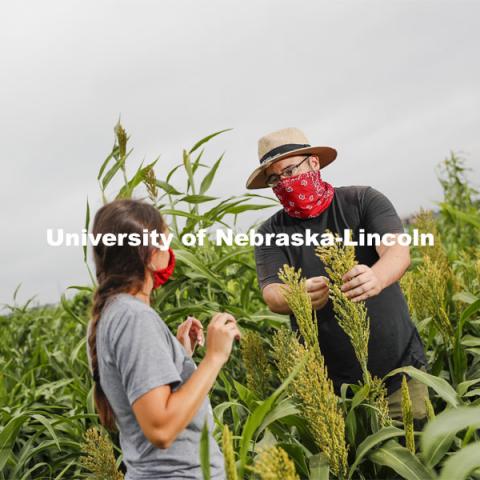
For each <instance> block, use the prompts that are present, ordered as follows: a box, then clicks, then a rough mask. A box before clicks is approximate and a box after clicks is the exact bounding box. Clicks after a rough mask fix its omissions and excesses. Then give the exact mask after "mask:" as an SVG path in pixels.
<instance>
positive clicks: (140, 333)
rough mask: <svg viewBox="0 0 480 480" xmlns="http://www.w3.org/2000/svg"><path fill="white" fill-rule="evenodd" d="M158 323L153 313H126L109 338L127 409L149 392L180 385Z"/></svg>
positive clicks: (163, 333)
mask: <svg viewBox="0 0 480 480" xmlns="http://www.w3.org/2000/svg"><path fill="white" fill-rule="evenodd" d="M167 334H168V332H166V331H165V330H164V328H163V326H162V325H161V319H160V318H158V317H157V316H156V315H155V314H154V313H153V312H148V311H134V310H132V311H127V312H125V314H124V315H123V316H122V318H121V319H120V320H119V321H118V324H117V325H116V328H115V332H113V337H114V338H112V356H113V359H114V361H115V363H116V366H117V368H118V371H119V373H120V377H121V381H122V384H123V387H124V389H125V392H126V395H127V397H128V400H129V402H130V405H132V404H133V402H134V401H135V400H136V399H137V398H139V397H140V396H141V395H143V394H144V393H147V392H148V391H149V390H151V389H152V388H155V387H158V386H161V385H167V384H171V385H172V384H173V385H172V388H173V386H176V385H179V384H180V383H181V377H180V374H179V372H178V370H177V368H176V367H175V363H174V362H173V357H172V353H173V352H172V347H171V345H170V344H169V341H168V338H167Z"/></svg>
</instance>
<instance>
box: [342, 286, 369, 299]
mask: <svg viewBox="0 0 480 480" xmlns="http://www.w3.org/2000/svg"><path fill="white" fill-rule="evenodd" d="M373 286H374V283H373V282H367V283H364V284H362V285H360V286H359V287H356V288H354V289H353V290H349V291H348V292H347V293H346V294H345V295H346V296H347V297H348V298H350V299H351V300H353V299H354V298H355V297H358V296H360V295H363V294H365V293H367V292H369V291H370V290H371V289H372V288H373Z"/></svg>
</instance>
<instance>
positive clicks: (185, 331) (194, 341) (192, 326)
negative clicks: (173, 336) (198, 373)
mask: <svg viewBox="0 0 480 480" xmlns="http://www.w3.org/2000/svg"><path fill="white" fill-rule="evenodd" d="M177 340H178V341H179V342H180V343H181V344H182V345H183V346H184V348H185V350H186V351H187V353H188V355H190V356H192V355H193V352H194V351H195V347H196V346H197V345H201V346H203V344H204V343H205V339H204V336H203V326H202V324H201V323H200V320H198V319H196V318H195V317H192V316H188V317H187V319H186V320H185V321H184V322H182V323H181V324H180V325H179V326H178V330H177Z"/></svg>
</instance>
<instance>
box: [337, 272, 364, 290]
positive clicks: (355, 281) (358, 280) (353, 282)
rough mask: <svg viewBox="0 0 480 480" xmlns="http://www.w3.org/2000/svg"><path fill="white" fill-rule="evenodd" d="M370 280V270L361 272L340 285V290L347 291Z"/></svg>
mask: <svg viewBox="0 0 480 480" xmlns="http://www.w3.org/2000/svg"><path fill="white" fill-rule="evenodd" d="M369 280H370V275H369V274H368V272H363V273H360V274H359V275H357V276H356V277H354V278H352V279H351V280H350V281H348V282H346V283H344V284H343V285H342V286H341V287H340V290H341V291H342V292H347V291H348V290H351V289H352V288H355V287H359V286H360V285H363V284H364V283H367V282H368V281H369Z"/></svg>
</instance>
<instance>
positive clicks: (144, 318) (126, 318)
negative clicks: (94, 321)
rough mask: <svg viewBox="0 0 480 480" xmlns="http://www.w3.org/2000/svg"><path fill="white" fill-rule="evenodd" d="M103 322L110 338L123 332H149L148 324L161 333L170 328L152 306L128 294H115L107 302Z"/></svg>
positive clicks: (102, 315) (101, 317)
mask: <svg viewBox="0 0 480 480" xmlns="http://www.w3.org/2000/svg"><path fill="white" fill-rule="evenodd" d="M102 322H103V329H104V331H105V332H106V333H107V332H108V333H107V336H108V337H110V338H115V337H116V336H117V335H118V334H119V333H120V332H121V331H123V330H132V329H135V328H142V329H145V330H148V328H149V326H147V325H146V324H147V323H148V324H154V325H155V328H156V329H159V330H161V331H165V329H166V328H168V327H167V326H166V324H165V322H164V321H163V320H162V318H161V317H160V315H159V314H158V313H157V312H156V311H155V310H154V309H153V308H152V307H151V306H150V305H147V304H146V303H145V302H143V301H142V300H140V299H139V298H137V297H135V296H133V295H130V294H128V293H119V294H115V295H113V296H112V297H111V298H110V299H109V300H108V301H107V303H106V305H105V307H104V308H103V311H102V313H101V315H100V324H102ZM146 326H147V328H145V327H146Z"/></svg>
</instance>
